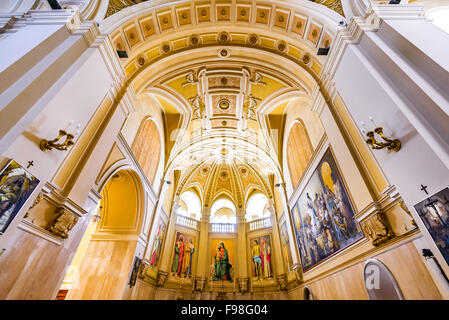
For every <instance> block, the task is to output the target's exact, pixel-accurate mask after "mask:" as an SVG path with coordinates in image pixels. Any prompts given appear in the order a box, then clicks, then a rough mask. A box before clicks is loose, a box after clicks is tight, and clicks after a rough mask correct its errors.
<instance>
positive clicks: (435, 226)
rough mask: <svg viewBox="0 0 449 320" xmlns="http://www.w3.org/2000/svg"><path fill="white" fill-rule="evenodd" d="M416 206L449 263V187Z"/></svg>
mask: <svg viewBox="0 0 449 320" xmlns="http://www.w3.org/2000/svg"><path fill="white" fill-rule="evenodd" d="M414 207H415V210H416V212H417V213H418V215H419V217H420V218H421V220H422V222H423V223H424V225H425V226H426V228H427V230H428V231H429V233H430V236H431V237H432V239H433V241H435V244H436V246H437V247H438V249H439V250H440V252H441V254H442V255H443V257H444V259H445V260H446V263H448V264H449V188H445V189H443V190H441V191H440V192H438V193H436V194H434V195H432V196H430V197H428V198H427V199H425V200H423V201H421V202H420V203H418V204H416V205H415V206H414Z"/></svg>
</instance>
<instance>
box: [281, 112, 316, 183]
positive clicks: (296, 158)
mask: <svg viewBox="0 0 449 320" xmlns="http://www.w3.org/2000/svg"><path fill="white" fill-rule="evenodd" d="M312 154H313V147H312V143H311V142H310V138H309V134H308V133H307V129H306V127H305V125H304V122H303V121H302V120H301V119H297V120H296V121H295V122H294V123H293V125H292V127H291V129H290V133H289V135H288V139H287V165H288V171H289V173H290V178H291V181H292V186H293V188H296V186H297V184H298V182H299V180H300V179H301V176H302V174H303V173H304V170H305V169H306V167H307V164H308V163H309V161H310V159H311V158H312Z"/></svg>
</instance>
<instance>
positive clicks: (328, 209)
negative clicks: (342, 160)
mask: <svg viewBox="0 0 449 320" xmlns="http://www.w3.org/2000/svg"><path fill="white" fill-rule="evenodd" d="M291 212H292V215H293V222H294V225H293V228H294V230H295V237H296V242H297V244H298V249H299V251H300V252H299V253H300V257H301V264H302V268H303V270H304V271H307V270H308V269H310V268H312V267H313V266H315V265H317V264H319V263H321V262H322V261H324V260H325V259H328V258H329V257H330V256H332V255H334V254H335V253H337V252H339V251H341V250H343V249H344V248H346V247H348V246H349V245H351V244H353V243H354V242H356V241H358V240H360V239H361V238H363V232H362V230H361V228H360V225H359V223H358V222H357V221H356V220H355V218H354V215H355V212H354V209H353V206H352V204H351V201H350V199H349V196H348V192H347V191H346V187H345V185H344V182H343V179H342V176H341V174H340V172H339V170H338V168H337V164H336V163H335V160H334V158H333V156H332V153H331V150H330V149H328V150H327V151H326V152H325V154H324V156H323V158H322V159H321V161H320V162H319V163H318V166H317V167H316V169H315V170H314V172H313V173H312V176H311V177H310V179H309V181H308V182H307V184H306V185H305V187H304V189H303V190H302V192H301V194H300V196H299V198H298V200H297V201H296V203H295V205H294V206H293V208H292V210H291Z"/></svg>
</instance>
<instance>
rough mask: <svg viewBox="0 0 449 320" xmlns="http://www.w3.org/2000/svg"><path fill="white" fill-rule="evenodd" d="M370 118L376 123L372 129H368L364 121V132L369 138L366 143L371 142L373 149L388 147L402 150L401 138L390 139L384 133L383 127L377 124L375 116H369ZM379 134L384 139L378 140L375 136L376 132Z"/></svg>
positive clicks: (393, 149)
mask: <svg viewBox="0 0 449 320" xmlns="http://www.w3.org/2000/svg"><path fill="white" fill-rule="evenodd" d="M369 120H370V121H371V122H372V123H373V125H374V129H373V130H370V131H366V130H365V129H364V128H365V123H364V122H363V121H362V122H361V124H362V127H363V128H362V133H363V134H365V135H366V136H367V137H368V139H366V140H365V141H366V143H367V144H369V145H370V146H371V149H373V150H374V149H383V148H387V149H388V150H390V151H394V152H398V151H399V150H401V141H399V139H389V138H387V137H385V136H384V134H383V128H382V127H379V126H377V125H376V124H375V123H374V120H373V117H371V116H370V117H369ZM376 133H377V134H378V135H379V136H380V137H381V138H382V140H384V141H377V140H376V138H375V134H376Z"/></svg>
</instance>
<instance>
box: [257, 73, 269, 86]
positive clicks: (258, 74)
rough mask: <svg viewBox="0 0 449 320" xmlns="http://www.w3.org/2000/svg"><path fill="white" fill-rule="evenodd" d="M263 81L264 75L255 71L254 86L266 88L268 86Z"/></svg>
mask: <svg viewBox="0 0 449 320" xmlns="http://www.w3.org/2000/svg"><path fill="white" fill-rule="evenodd" d="M262 79H263V76H262V74H261V73H260V72H258V71H255V72H254V84H257V85H261V86H264V87H265V86H266V85H267V83H266V82H263V81H262Z"/></svg>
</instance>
